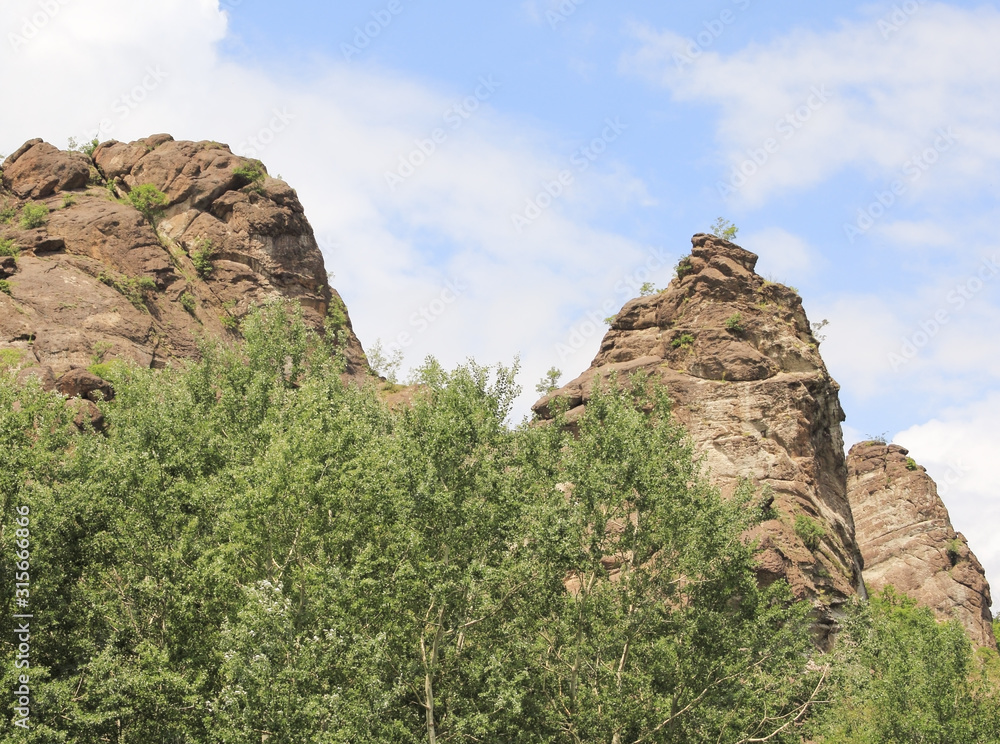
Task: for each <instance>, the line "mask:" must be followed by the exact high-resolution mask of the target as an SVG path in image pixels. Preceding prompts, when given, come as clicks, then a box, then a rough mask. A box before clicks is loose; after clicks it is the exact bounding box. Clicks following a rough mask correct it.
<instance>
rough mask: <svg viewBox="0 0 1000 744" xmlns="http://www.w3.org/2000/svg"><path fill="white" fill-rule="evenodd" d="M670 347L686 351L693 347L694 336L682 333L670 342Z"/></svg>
mask: <svg viewBox="0 0 1000 744" xmlns="http://www.w3.org/2000/svg"><path fill="white" fill-rule="evenodd" d="M670 345H671V346H672V347H674V348H675V349H688V348H690V347H691V346H693V345H694V336H692V335H691V334H690V333H683V334H681V335H680V336H678V337H677V338H675V339H674V340H673V341H671V342H670Z"/></svg>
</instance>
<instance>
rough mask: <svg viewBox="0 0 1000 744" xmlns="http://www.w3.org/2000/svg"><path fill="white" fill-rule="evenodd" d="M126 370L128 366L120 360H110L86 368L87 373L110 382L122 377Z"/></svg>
mask: <svg viewBox="0 0 1000 744" xmlns="http://www.w3.org/2000/svg"><path fill="white" fill-rule="evenodd" d="M126 369H128V365H127V364H125V362H123V361H122V360H121V359H111V360H109V361H107V362H95V363H94V364H91V365H90V366H89V367H87V371H88V372H90V373H92V374H95V375H97V376H98V377H100V378H102V379H105V380H110V381H112V382H114V381H115V380H116V379H117V378H118V377H119V376H120V375H122V374H123V373H124V370H126Z"/></svg>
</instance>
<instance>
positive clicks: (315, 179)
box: [0, 0, 1000, 590]
mask: <svg viewBox="0 0 1000 744" xmlns="http://www.w3.org/2000/svg"><path fill="white" fill-rule="evenodd" d="M0 37H2V38H0V65H2V69H3V70H4V73H5V74H4V76H3V84H2V85H3V88H2V90H3V93H4V94H5V95H4V101H5V104H6V106H5V115H4V117H3V118H2V119H0V153H4V154H9V153H10V152H12V151H13V150H15V149H16V148H17V147H18V146H20V145H21V143H22V142H24V141H25V140H27V139H30V138H32V137H43V138H45V139H46V140H47V141H49V142H51V143H53V144H56V145H58V146H61V147H65V146H66V144H67V140H68V138H69V137H75V138H76V139H77V140H79V141H87V140H90V139H91V138H93V137H95V136H97V137H98V138H99V139H101V140H106V139H112V138H114V139H118V140H122V141H128V140H132V139H138V138H140V137H145V136H147V135H149V134H153V133H157V132H169V133H170V134H172V135H173V136H174V137H175V138H177V139H193V140H215V141H219V142H225V143H227V144H229V145H230V146H231V147H232V149H233V150H234V152H237V153H238V154H243V155H247V156H252V157H257V158H260V159H261V160H263V161H264V163H265V164H266V165H267V167H268V170H269V171H270V173H271V174H272V175H280V176H281V177H283V178H284V179H285V180H286V181H288V182H289V183H290V184H291V185H292V186H293V187H294V188H295V189H296V190H297V191H298V193H299V196H300V198H301V200H302V202H303V204H304V205H305V208H306V214H307V216H308V217H309V219H310V221H311V222H312V224H313V227H314V228H315V231H316V234H317V237H318V239H319V242H320V245H321V248H322V249H323V252H324V256H325V259H326V262H327V267H328V269H329V270H330V271H331V272H332V273H333V278H332V284H333V286H335V287H336V288H337V289H338V290H339V291H340V292H341V294H342V295H343V296H344V298H345V300H346V302H347V306H348V308H349V310H350V313H351V316H352V320H353V322H354V326H355V330H356V332H357V334H358V336H359V337H360V339H361V341H362V343H363V344H364V345H365V347H366V348H371V347H372V346H373V345H374V344H375V343H376V342H380V343H381V345H382V347H383V348H384V349H385V350H386V352H387V353H391V352H392V351H394V350H399V351H400V352H401V353H402V354H403V368H404V370H405V369H407V368H411V367H414V366H416V365H419V364H420V363H421V362H422V360H423V359H424V358H425V357H426V356H427V355H434V356H436V357H437V358H438V359H440V360H441V361H442V362H444V363H446V364H448V365H454V364H457V363H460V362H462V361H464V360H465V359H466V358H467V357H470V356H471V357H474V358H475V359H476V360H477V361H479V362H481V363H497V362H502V363H507V364H510V363H512V362H513V361H514V360H515V358H517V359H519V361H520V365H521V370H522V371H521V374H520V378H519V379H520V381H521V384H522V385H523V387H524V391H525V392H524V394H523V395H522V397H521V398H520V399H519V402H518V408H517V410H516V412H515V413H516V415H517V417H520V416H523V415H524V414H526V413H527V412H528V408H529V406H530V404H531V402H533V400H534V399H535V397H537V396H536V395H535V392H534V386H535V383H536V382H537V381H538V380H539V379H540V378H541V377H542V375H543V374H544V372H545V371H546V370H547V369H549V368H550V367H552V366H555V367H557V368H559V369H560V370H562V372H563V373H564V376H563V382H565V381H568V380H569V379H572V378H573V377H575V376H576V375H578V374H579V373H581V372H582V371H584V370H585V369H586V368H587V367H588V366H589V363H590V361H591V359H592V358H593V356H594V355H595V353H596V352H597V349H598V347H599V345H600V340H601V337H602V335H603V333H604V331H605V326H604V324H603V318H604V317H606V316H608V315H611V314H614V312H616V311H617V309H618V308H619V307H620V306H621V305H622V304H624V302H625V301H627V300H628V299H629V298H631V297H632V296H635V295H636V294H638V289H639V286H640V285H641V284H642V283H644V282H645V281H651V282H653V283H654V284H655V285H656V286H659V287H662V286H665V285H666V284H667V282H668V281H669V279H670V277H671V274H672V267H673V265H674V264H675V263H676V261H677V260H678V259H679V258H680V257H681V256H683V255H685V254H687V253H688V252H689V250H690V238H691V236H692V235H693V234H694V233H698V232H706V231H708V229H709V227H710V225H711V224H712V223H713V221H714V220H715V219H716V218H717V217H720V216H721V217H724V218H726V219H728V220H731V221H732V222H733V223H735V224H736V225H737V226H738V227H739V234H738V237H737V239H736V242H738V243H739V244H741V245H743V246H744V247H745V248H747V249H749V250H751V251H754V252H755V253H757V254H758V255H759V256H760V262H759V264H758V271H759V273H761V274H762V275H764V276H767V277H769V278H771V279H773V280H775V281H780V282H782V283H785V284H789V285H792V286H794V287H796V288H797V289H798V290H799V292H800V294H801V295H802V297H803V299H804V303H805V307H806V311H807V313H808V314H809V316H810V319H811V320H812V321H814V322H819V321H822V320H827V321H828V322H829V323H828V325H827V326H826V327H825V328H824V329H823V333H824V334H825V335H826V337H827V338H826V340H825V341H824V342H823V344H822V347H821V350H822V352H823V355H824V358H825V359H826V362H827V365H828V367H829V369H830V371H831V373H832V374H833V376H834V378H835V379H836V380H837V381H838V382H839V383H840V385H841V386H842V390H841V401H842V404H843V407H844V410H845V411H846V413H847V421H846V422H845V425H844V429H845V439H846V440H847V442H848V444H851V443H853V442H857V441H860V440H863V439H869V438H872V437H876V436H883V435H884V436H885V437H886V438H887V439H889V440H890V441H895V442H897V443H899V444H901V445H903V446H905V447H907V448H909V449H910V451H911V455H912V456H913V457H914V458H915V459H916V460H917V461H918V462H919V463H920V464H922V465H924V466H926V467H927V468H928V471H929V472H930V473H931V475H932V476H934V477H935V479H936V480H937V481H938V483H939V485H940V490H941V491H942V493H943V495H944V499H945V502H946V504H947V506H948V507H949V509H950V511H951V516H952V520H953V522H954V524H955V526H956V528H957V529H958V530H960V531H962V532H964V534H965V535H966V536H967V537H968V538H969V541H970V544H971V546H972V548H973V550H974V551H975V552H976V553H977V555H978V556H979V558H980V559H981V560H982V561H983V563H984V564H985V565H986V567H987V574H988V578H992V579H993V580H994V581H993V584H994V586H995V587H997V588H998V590H1000V493H998V489H997V484H998V480H1000V478H998V476H997V475H996V472H997V471H994V469H993V457H994V456H995V454H993V455H991V453H996V452H998V451H1000V430H998V427H997V426H996V425H995V422H996V421H998V420H1000V344H998V343H997V340H996V339H997V335H998V329H1000V281H998V280H1000V238H998V237H997V236H998V231H997V230H996V229H995V224H996V222H997V220H998V218H1000V215H998V210H997V197H998V192H1000V181H998V171H1000V74H998V73H1000V47H998V45H997V44H996V42H995V40H996V39H997V38H1000V11H998V9H997V7H996V4H994V3H973V2H930V1H929V0H905V1H899V0H897V1H896V2H868V3H851V2H849V1H848V2H844V0H838V2H837V3H833V2H831V1H830V0H815V1H814V2H812V3H808V4H806V3H801V2H790V1H789V0H772V1H771V2H764V1H763V0H712V1H710V2H700V3H680V2H663V1H662V0H660V1H659V2H653V1H652V0H649V1H645V0H642V1H640V0H635V1H627V0H626V1H624V2H618V3H608V2H598V1H597V0H509V1H504V0H500V1H498V2H492V3H489V4H487V3H469V2H465V1H463V2H459V1H457V0H437V1H436V2H431V0H339V1H338V2H333V3H330V2H324V3H320V2H307V1H305V0H286V1H285V2H283V3H274V2H266V1H265V0H221V2H220V0H157V1H156V2H150V0H86V2H84V0H5V3H4V13H3V16H2V19H0ZM608 308H611V309H610V310H609V309H608Z"/></svg>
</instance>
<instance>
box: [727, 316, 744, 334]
mask: <svg viewBox="0 0 1000 744" xmlns="http://www.w3.org/2000/svg"><path fill="white" fill-rule="evenodd" d="M726 330H727V331H732V332H733V333H743V315H742V314H740V313H733V314H732V315H730V316H729V317H728V318H726Z"/></svg>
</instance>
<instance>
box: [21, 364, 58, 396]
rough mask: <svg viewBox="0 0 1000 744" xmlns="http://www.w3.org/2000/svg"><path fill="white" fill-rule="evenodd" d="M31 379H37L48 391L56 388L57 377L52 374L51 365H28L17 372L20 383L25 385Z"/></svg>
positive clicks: (43, 388)
mask: <svg viewBox="0 0 1000 744" xmlns="http://www.w3.org/2000/svg"><path fill="white" fill-rule="evenodd" d="M31 379H35V380H37V381H38V384H39V385H40V386H41V388H42V390H44V391H45V392H47V393H51V392H52V391H54V390H55V389H56V377H55V375H54V374H52V368H51V367H26V368H24V369H22V370H21V371H20V372H18V373H17V383H18V384H19V385H23V384H25V383H26V382H27V381H28V380H31Z"/></svg>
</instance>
